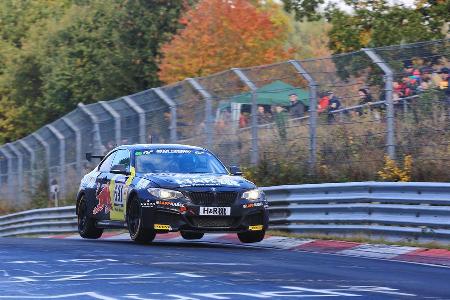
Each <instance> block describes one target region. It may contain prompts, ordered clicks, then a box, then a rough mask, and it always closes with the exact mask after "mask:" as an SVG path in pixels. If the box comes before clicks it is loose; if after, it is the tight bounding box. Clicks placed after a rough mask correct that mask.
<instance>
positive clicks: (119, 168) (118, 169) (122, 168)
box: [110, 165, 130, 175]
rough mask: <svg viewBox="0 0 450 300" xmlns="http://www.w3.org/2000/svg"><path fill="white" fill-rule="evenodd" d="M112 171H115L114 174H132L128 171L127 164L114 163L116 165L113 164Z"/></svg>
mask: <svg viewBox="0 0 450 300" xmlns="http://www.w3.org/2000/svg"><path fill="white" fill-rule="evenodd" d="M110 172H111V173H114V174H124V175H130V172H129V171H128V168H127V166H126V165H114V166H112V168H111V171H110Z"/></svg>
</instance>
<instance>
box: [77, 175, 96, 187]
mask: <svg viewBox="0 0 450 300" xmlns="http://www.w3.org/2000/svg"><path fill="white" fill-rule="evenodd" d="M98 174H99V172H91V173H89V174H87V175H86V176H84V177H83V179H82V180H81V184H80V187H83V188H94V187H95V181H96V180H97V176H98Z"/></svg>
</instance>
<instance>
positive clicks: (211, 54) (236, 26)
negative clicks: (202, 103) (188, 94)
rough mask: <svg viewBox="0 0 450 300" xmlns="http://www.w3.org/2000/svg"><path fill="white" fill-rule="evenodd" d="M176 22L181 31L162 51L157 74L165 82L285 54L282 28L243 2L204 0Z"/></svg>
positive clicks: (267, 60)
mask: <svg viewBox="0 0 450 300" xmlns="http://www.w3.org/2000/svg"><path fill="white" fill-rule="evenodd" d="M180 22H181V23H182V24H184V25H185V28H184V29H182V30H180V31H179V32H178V34H177V35H175V36H174V38H173V39H172V41H170V42H169V43H167V44H165V45H164V46H163V47H162V54H163V59H162V60H161V62H160V65H159V67H160V70H161V71H160V73H159V75H160V79H161V80H162V81H164V82H166V83H171V82H175V81H180V80H183V79H185V78H186V77H198V76H206V75H210V74H212V73H216V72H220V71H223V70H225V69H229V68H231V67H248V66H254V65H261V64H267V63H272V62H275V61H279V60H282V59H285V58H287V57H288V55H289V50H286V49H284V47H283V45H284V44H285V38H286V34H285V32H284V31H285V28H284V27H283V26H282V25H276V24H275V23H274V21H272V20H271V16H270V15H269V13H268V12H264V11H261V10H258V9H257V8H255V7H254V6H253V5H252V4H250V3H249V2H248V1H247V0H202V1H200V2H199V3H198V5H197V6H196V7H194V8H191V9H190V10H189V11H188V12H187V13H186V14H185V15H184V16H183V17H182V18H181V19H180Z"/></svg>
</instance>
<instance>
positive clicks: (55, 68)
mask: <svg viewBox="0 0 450 300" xmlns="http://www.w3.org/2000/svg"><path fill="white" fill-rule="evenodd" d="M5 1H6V2H2V5H3V6H0V7H1V8H5V9H6V10H7V9H9V10H7V11H2V12H1V14H2V16H8V18H4V19H1V22H3V23H2V25H4V27H2V28H0V33H1V38H2V39H1V41H2V43H1V44H0V46H2V48H1V49H0V58H3V57H5V61H1V62H0V129H1V130H0V142H5V141H10V140H12V139H16V138H18V137H22V136H23V135H25V134H27V133H30V132H32V131H34V130H36V129H38V128H39V127H40V126H43V125H44V124H46V123H48V122H51V121H53V120H55V119H56V118H58V117H60V116H62V115H63V114H65V113H67V112H69V111H71V110H72V109H74V108H75V107H76V105H77V103H79V102H83V103H92V102H96V101H99V100H109V99H114V98H117V97H120V96H123V95H127V94H130V93H135V92H139V91H142V90H145V89H148V88H151V87H154V86H157V85H159V84H160V81H159V78H158V64H157V61H158V59H159V56H160V55H161V53H160V46H161V45H162V44H163V43H165V42H166V41H168V40H169V38H170V37H171V35H172V34H173V33H175V32H176V30H177V29H179V28H180V26H181V24H180V23H179V22H178V19H179V16H180V14H181V12H182V11H184V10H185V8H186V7H187V5H189V4H192V3H193V1H192V0H186V1H162V0H159V1H144V0H133V1H122V0H111V1H103V0H67V1H66V2H65V3H69V4H67V5H66V6H63V7H60V6H58V5H57V3H59V2H58V1H59V0H43V1H25V0H18V1H13V0H5ZM31 2H32V3H34V2H36V3H42V5H37V4H34V5H32V4H30V3H31ZM47 2H48V4H49V5H48V6H46V5H45V3H47ZM4 3H7V4H8V5H6V4H4ZM60 3H62V1H60ZM19 4H20V5H19ZM50 4H53V5H50ZM55 7H56V8H55ZM22 10H25V11H24V12H23V11H22ZM40 10H42V11H40ZM14 16H18V17H17V19H15V18H14ZM32 16H34V17H32ZM19 25H20V26H19ZM17 26H19V27H20V28H23V32H22V31H20V30H15V28H16V27H17ZM14 48H16V50H15V51H11V49H14Z"/></svg>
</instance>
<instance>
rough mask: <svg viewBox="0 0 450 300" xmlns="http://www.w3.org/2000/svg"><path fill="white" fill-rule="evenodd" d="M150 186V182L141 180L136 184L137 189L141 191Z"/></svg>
mask: <svg viewBox="0 0 450 300" xmlns="http://www.w3.org/2000/svg"><path fill="white" fill-rule="evenodd" d="M149 184H150V181H149V180H147V179H140V180H139V181H138V183H137V184H136V189H138V190H141V189H145V188H146V187H147V186H148V185H149Z"/></svg>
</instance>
